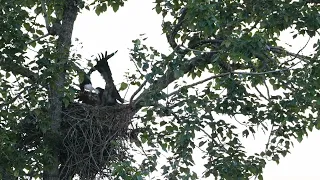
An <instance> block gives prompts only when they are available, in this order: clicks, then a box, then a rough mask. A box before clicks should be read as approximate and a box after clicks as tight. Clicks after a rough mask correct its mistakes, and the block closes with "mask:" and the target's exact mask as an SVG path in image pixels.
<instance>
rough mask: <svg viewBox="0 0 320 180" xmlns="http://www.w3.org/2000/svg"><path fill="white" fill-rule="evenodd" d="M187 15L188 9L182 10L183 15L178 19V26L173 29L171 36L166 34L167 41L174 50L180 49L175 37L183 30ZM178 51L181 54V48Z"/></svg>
mask: <svg viewBox="0 0 320 180" xmlns="http://www.w3.org/2000/svg"><path fill="white" fill-rule="evenodd" d="M186 14H187V9H186V8H184V9H182V10H181V15H180V17H179V18H178V21H177V24H176V25H175V26H174V27H173V29H172V31H171V33H170V34H166V36H167V40H168V42H169V44H170V46H171V47H172V49H176V48H179V47H178V45H177V43H176V41H175V39H174V38H175V36H176V35H177V33H178V31H179V30H180V28H181V26H182V24H183V21H184V18H185V16H186ZM177 51H178V52H179V51H180V48H179V49H177Z"/></svg>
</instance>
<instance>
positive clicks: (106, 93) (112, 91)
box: [89, 51, 124, 106]
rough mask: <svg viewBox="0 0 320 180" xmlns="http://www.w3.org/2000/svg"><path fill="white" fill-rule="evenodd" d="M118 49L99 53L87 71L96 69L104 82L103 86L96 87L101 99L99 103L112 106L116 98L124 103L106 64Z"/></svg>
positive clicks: (115, 102)
mask: <svg viewBox="0 0 320 180" xmlns="http://www.w3.org/2000/svg"><path fill="white" fill-rule="evenodd" d="M117 52H118V51H115V52H114V53H111V54H109V55H108V53H107V51H106V53H105V55H103V54H102V53H101V56H100V55H99V59H98V60H97V64H96V65H95V66H94V67H93V68H92V69H91V70H90V72H89V73H91V72H93V71H95V70H97V71H98V72H99V73H100V74H101V75H102V77H103V79H104V80H105V82H106V85H105V88H104V89H102V88H97V90H98V91H99V92H98V94H99V97H100V100H101V105H103V106H104V105H107V106H112V105H115V104H117V100H118V101H119V102H121V103H124V100H123V99H122V98H121V96H120V94H119V92H118V90H117V88H116V86H115V85H114V82H113V78H112V73H111V70H110V67H109V64H108V59H110V58H111V57H112V56H114V55H115V54H116V53H117Z"/></svg>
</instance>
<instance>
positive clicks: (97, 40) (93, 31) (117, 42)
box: [73, 0, 320, 180]
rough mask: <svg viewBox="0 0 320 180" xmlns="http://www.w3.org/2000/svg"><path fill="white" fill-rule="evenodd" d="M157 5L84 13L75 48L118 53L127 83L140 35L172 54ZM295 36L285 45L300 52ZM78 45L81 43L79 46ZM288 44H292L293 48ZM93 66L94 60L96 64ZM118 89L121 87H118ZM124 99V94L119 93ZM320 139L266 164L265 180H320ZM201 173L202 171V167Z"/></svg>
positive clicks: (256, 148) (119, 71)
mask: <svg viewBox="0 0 320 180" xmlns="http://www.w3.org/2000/svg"><path fill="white" fill-rule="evenodd" d="M153 7H154V4H153V3H152V1H147V0H129V1H128V2H125V6H124V7H120V9H119V11H118V12H117V13H113V11H112V9H111V8H110V9H108V12H107V13H104V14H102V15H100V16H97V15H96V14H95V13H94V12H82V13H81V14H79V16H78V19H77V21H76V23H75V27H74V34H73V38H78V39H79V42H81V44H79V42H75V43H76V47H75V49H77V52H78V53H80V54H82V56H83V57H85V58H88V59H94V57H96V55H97V54H98V53H102V52H105V51H106V50H108V52H110V53H111V52H113V51H115V50H118V53H117V54H116V55H115V56H114V57H113V58H112V59H110V61H109V63H110V68H111V70H112V74H113V78H114V80H115V84H118V83H120V82H122V81H123V80H124V74H125V72H127V71H131V72H132V71H133V70H134V69H135V67H134V65H133V64H132V62H130V58H129V48H131V47H132V46H133V43H132V40H134V39H137V38H139V34H143V33H145V34H146V36H147V37H148V39H147V44H148V45H151V46H153V47H155V48H156V49H158V50H160V51H161V52H169V51H170V50H169V48H168V44H167V41H166V38H165V36H163V35H161V34H162V31H161V22H162V17H161V16H159V15H157V14H156V12H155V11H154V10H152V8H153ZM291 36H292V35H290V34H289V31H286V32H285V33H283V34H282V35H281V41H282V45H283V46H286V47H288V48H290V49H289V50H290V51H291V52H298V51H299V49H300V48H301V47H302V46H303V45H304V44H305V43H306V42H307V40H308V39H306V38H304V37H298V38H296V39H294V40H293V39H292V38H291ZM77 43H78V44H77ZM286 43H291V45H292V47H290V46H287V45H286ZM311 46H312V43H310V46H308V47H307V48H306V50H305V51H303V52H302V53H303V54H304V55H307V54H308V53H309V52H311V51H312V48H311ZM93 63H94V61H93ZM91 79H92V82H93V86H95V87H98V86H100V87H104V82H103V79H102V77H100V76H99V74H98V73H95V74H93V75H92V77H91ZM118 87H119V86H118ZM133 92H134V89H130V90H129V92H128V94H127V95H126V97H125V99H126V100H129V98H130V95H131V94H132V93H133ZM120 94H121V95H122V96H124V95H125V92H124V91H122V92H120ZM266 139H267V136H266V135H264V134H263V133H259V134H257V135H256V136H255V138H249V139H247V140H245V141H244V145H245V147H246V148H247V151H248V152H252V153H253V152H260V151H261V150H262V149H263V148H264V146H265V143H266ZM319 140H320V131H316V130H314V131H313V132H312V133H309V136H308V137H307V138H304V140H303V141H302V142H301V143H298V142H296V141H295V145H294V148H292V149H291V154H288V155H287V156H286V157H285V158H282V159H281V160H280V164H278V165H277V164H276V163H274V162H272V161H270V162H267V166H266V168H265V170H264V179H266V180H278V179H279V180H298V179H299V180H300V179H304V180H316V179H317V180H318V179H320V173H319V171H318V166H319V165H318V162H320V156H318V154H319V152H320V147H319V146H318V145H317V143H318V142H319ZM198 168H199V170H201V169H202V167H201V165H199V167H198Z"/></svg>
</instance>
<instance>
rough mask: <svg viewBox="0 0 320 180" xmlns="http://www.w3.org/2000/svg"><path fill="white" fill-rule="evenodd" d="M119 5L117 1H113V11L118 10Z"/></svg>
mask: <svg viewBox="0 0 320 180" xmlns="http://www.w3.org/2000/svg"><path fill="white" fill-rule="evenodd" d="M119 6H120V4H119V3H114V4H113V5H112V8H113V11H114V12H117V11H118V10H119Z"/></svg>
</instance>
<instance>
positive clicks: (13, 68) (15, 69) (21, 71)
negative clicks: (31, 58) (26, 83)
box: [0, 59, 38, 82]
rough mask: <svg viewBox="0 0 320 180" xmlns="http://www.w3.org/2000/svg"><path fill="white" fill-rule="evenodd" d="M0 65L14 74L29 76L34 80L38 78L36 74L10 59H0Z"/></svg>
mask: <svg viewBox="0 0 320 180" xmlns="http://www.w3.org/2000/svg"><path fill="white" fill-rule="evenodd" d="M0 67H1V69H2V70H4V71H7V72H12V73H13V74H14V75H21V76H23V77H27V78H29V79H30V80H31V81H33V82H35V81H36V80H37V79H38V75H37V74H36V73H34V72H32V71H31V70H29V69H28V68H26V67H23V66H22V65H18V64H16V63H13V62H12V60H7V61H6V60H5V59H0Z"/></svg>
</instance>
